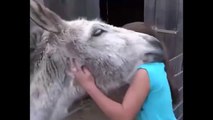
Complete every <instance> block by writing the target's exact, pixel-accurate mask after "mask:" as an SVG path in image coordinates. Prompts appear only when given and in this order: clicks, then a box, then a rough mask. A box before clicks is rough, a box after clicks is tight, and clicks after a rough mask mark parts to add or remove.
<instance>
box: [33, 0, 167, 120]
mask: <svg viewBox="0 0 213 120" xmlns="http://www.w3.org/2000/svg"><path fill="white" fill-rule="evenodd" d="M30 18H31V20H32V21H34V22H35V23H36V24H37V25H38V26H40V27H41V28H43V29H44V31H43V33H42V35H41V40H40V43H39V45H38V46H37V47H36V49H35V50H34V52H33V55H32V57H31V58H32V59H31V63H32V64H31V65H32V69H31V73H30V119H31V120H64V119H65V117H67V116H68V115H69V112H70V111H69V109H68V108H69V107H70V106H72V104H73V102H75V101H76V100H79V99H81V98H82V97H83V96H85V95H86V92H85V90H84V89H83V88H81V86H80V85H78V83H76V82H75V80H74V79H75V78H74V76H68V75H67V71H69V69H68V68H69V67H70V66H72V64H73V63H72V60H73V59H75V60H77V61H79V63H80V64H81V65H82V66H85V67H87V68H88V69H89V70H90V71H91V73H92V74H93V76H94V77H95V82H96V85H97V86H98V87H99V88H100V89H101V90H102V91H103V92H104V93H105V94H107V93H108V92H109V91H111V90H113V89H116V88H119V87H120V86H123V85H125V84H129V83H131V78H132V77H133V75H134V73H135V71H136V66H137V65H139V64H143V63H146V62H152V61H163V59H164V50H163V48H162V45H161V43H160V42H159V41H158V40H157V39H156V38H154V37H152V36H150V35H147V34H143V33H138V32H134V31H131V30H127V29H124V28H119V27H115V26H112V25H109V24H106V23H104V22H102V21H100V20H92V21H88V20H86V19H83V18H82V19H77V20H72V21H65V20H63V19H61V18H60V17H59V16H58V15H56V14H55V13H54V12H52V11H51V10H49V9H48V8H46V7H45V6H44V5H42V4H40V3H38V2H36V1H34V0H31V1H30Z"/></svg>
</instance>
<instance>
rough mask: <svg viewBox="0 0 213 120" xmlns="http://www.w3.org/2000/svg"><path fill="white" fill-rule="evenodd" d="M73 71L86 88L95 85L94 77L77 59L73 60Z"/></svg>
mask: <svg viewBox="0 0 213 120" xmlns="http://www.w3.org/2000/svg"><path fill="white" fill-rule="evenodd" d="M71 71H72V72H73V74H74V75H75V78H76V80H77V81H78V83H80V85H81V86H82V87H83V88H84V89H89V88H91V87H94V86H95V81H94V77H93V76H92V74H91V73H90V71H89V70H88V69H87V68H86V67H81V66H80V65H79V64H78V63H77V61H75V60H73V66H72V67H71Z"/></svg>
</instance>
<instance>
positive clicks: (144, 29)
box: [123, 22, 179, 105]
mask: <svg viewBox="0 0 213 120" xmlns="http://www.w3.org/2000/svg"><path fill="white" fill-rule="evenodd" d="M123 28H126V29H129V30H133V31H136V32H140V33H145V34H148V35H151V36H153V37H156V35H155V31H154V30H152V29H151V27H150V26H148V25H146V24H144V23H143V22H132V23H128V24H125V25H124V26H123ZM160 44H161V47H162V48H163V51H164V56H163V61H162V62H163V63H164V64H165V71H166V73H167V79H168V82H169V86H170V91H171V96H172V104H173V105H174V104H177V102H178V99H179V94H178V89H177V87H176V86H175V83H174V80H172V75H173V72H172V69H171V68H170V65H169V58H168V55H167V49H166V46H165V45H164V42H163V41H160Z"/></svg>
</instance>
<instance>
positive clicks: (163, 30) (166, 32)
mask: <svg viewBox="0 0 213 120" xmlns="http://www.w3.org/2000/svg"><path fill="white" fill-rule="evenodd" d="M152 29H153V30H154V31H155V32H158V33H165V34H177V32H178V31H175V30H166V29H159V28H157V27H156V26H152Z"/></svg>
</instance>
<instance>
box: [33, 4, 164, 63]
mask: <svg viewBox="0 0 213 120" xmlns="http://www.w3.org/2000/svg"><path fill="white" fill-rule="evenodd" d="M30 5H31V7H30V17H31V19H32V20H33V21H34V22H35V23H37V24H38V25H39V26H41V27H42V28H43V29H45V30H47V31H49V32H50V33H49V39H48V43H50V44H51V45H54V46H57V47H58V48H59V47H60V48H66V52H67V55H68V56H69V54H72V55H74V56H75V55H76V56H75V57H84V59H90V58H94V57H95V58H96V59H97V58H100V59H101V60H105V59H108V60H109V59H110V60H115V61H116V62H117V64H120V63H122V62H121V61H122V60H124V58H128V59H129V60H131V59H134V58H135V57H139V58H140V59H141V60H142V61H143V62H146V61H147V62H150V61H157V60H161V59H162V57H161V56H162V53H163V51H162V47H161V44H160V42H159V41H158V40H157V39H155V38H154V37H152V36H149V35H147V34H142V33H137V32H133V31H130V30H126V29H123V28H118V27H114V26H112V25H108V24H105V23H103V22H101V21H98V20H93V21H87V20H85V19H78V20H73V21H65V20H62V19H61V18H60V17H59V16H58V15H56V14H55V13H53V12H52V11H51V10H49V9H48V8H46V7H44V6H43V5H41V4H39V3H38V2H36V1H33V0H31V2H30ZM65 46H66V47H65ZM97 56H98V57H97ZM134 56H135V57H134Z"/></svg>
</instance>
